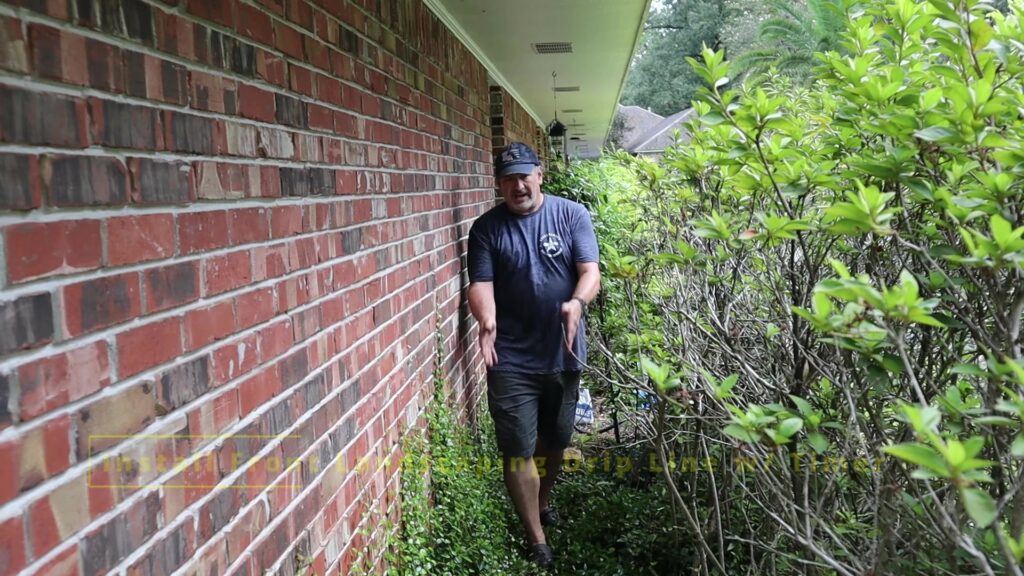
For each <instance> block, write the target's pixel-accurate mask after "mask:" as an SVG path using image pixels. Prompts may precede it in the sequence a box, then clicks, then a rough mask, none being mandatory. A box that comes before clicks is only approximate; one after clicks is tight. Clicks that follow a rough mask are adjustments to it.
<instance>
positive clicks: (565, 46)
mask: <svg viewBox="0 0 1024 576" xmlns="http://www.w3.org/2000/svg"><path fill="white" fill-rule="evenodd" d="M531 46H533V51H534V52H536V53H537V54H572V42H536V43H534V44H531Z"/></svg>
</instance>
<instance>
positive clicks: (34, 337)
mask: <svg viewBox="0 0 1024 576" xmlns="http://www.w3.org/2000/svg"><path fill="white" fill-rule="evenodd" d="M52 339H53V308H52V304H51V295H50V293H49V292H46V293H42V294H32V295H30V296H22V297H21V298H18V299H17V300H13V301H8V302H2V303H0V356H3V355H6V354H10V353H11V352H14V351H17V350H27V349H30V348H37V347H39V346H42V345H43V344H46V343H47V342H49V341H50V340H52Z"/></svg>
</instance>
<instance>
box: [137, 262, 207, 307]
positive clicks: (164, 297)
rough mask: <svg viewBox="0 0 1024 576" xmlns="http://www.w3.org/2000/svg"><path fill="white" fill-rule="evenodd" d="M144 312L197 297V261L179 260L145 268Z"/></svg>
mask: <svg viewBox="0 0 1024 576" xmlns="http://www.w3.org/2000/svg"><path fill="white" fill-rule="evenodd" d="M143 282H144V286H145V291H146V313H147V314H150V313H153V312H158V311H160V310H167V309H169V308H175V307H177V306H182V305H184V304H187V303H189V302H193V301H195V300H198V299H199V263H198V262H181V263H179V264H172V265H169V266H164V267H161V268H151V269H149V270H146V272H145V274H144V276H143Z"/></svg>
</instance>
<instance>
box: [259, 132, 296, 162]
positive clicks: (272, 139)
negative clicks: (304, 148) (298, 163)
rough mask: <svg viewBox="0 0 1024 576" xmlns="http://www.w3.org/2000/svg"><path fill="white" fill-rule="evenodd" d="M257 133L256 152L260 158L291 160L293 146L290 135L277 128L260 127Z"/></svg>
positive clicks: (293, 152)
mask: <svg viewBox="0 0 1024 576" xmlns="http://www.w3.org/2000/svg"><path fill="white" fill-rule="evenodd" d="M256 133H257V137H258V140H257V142H258V143H257V151H258V152H259V153H260V155H261V156H267V157H270V158H284V159H292V158H294V157H295V144H294V143H293V142H292V138H291V134H289V133H288V132H287V131H285V130H281V129H279V128H264V127H260V128H258V129H257V131H256Z"/></svg>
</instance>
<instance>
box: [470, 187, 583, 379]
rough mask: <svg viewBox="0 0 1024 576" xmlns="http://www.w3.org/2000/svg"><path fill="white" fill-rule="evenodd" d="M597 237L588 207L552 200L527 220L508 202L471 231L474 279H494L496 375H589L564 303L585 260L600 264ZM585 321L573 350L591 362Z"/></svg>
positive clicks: (570, 293) (551, 197)
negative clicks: (566, 338)
mask: <svg viewBox="0 0 1024 576" xmlns="http://www.w3.org/2000/svg"><path fill="white" fill-rule="evenodd" d="M597 261H598V249H597V238H596V237H595V236H594V226H593V224H592V223H591V221H590V213H589V212H587V209H586V208H584V207H583V206H581V205H580V204H577V203H576V202H573V201H571V200H566V199H564V198H558V197H557V196H549V195H546V194H545V195H544V202H543V204H541V206H540V209H539V210H537V211H536V212H534V213H532V214H528V215H526V216H520V215H518V214H515V213H513V212H512V211H510V210H509V209H508V208H507V207H506V206H505V205H504V204H502V205H499V206H496V207H494V208H492V209H491V210H489V211H488V212H487V213H486V214H484V215H483V216H481V217H480V218H478V219H477V221H476V222H474V223H473V227H472V228H471V229H470V231H469V281H470V282H494V303H495V306H496V312H497V319H496V320H497V324H498V333H497V337H496V340H495V351H496V352H497V354H498V363H497V364H495V365H494V366H493V367H492V368H491V370H497V371H504V372H520V373H525V374H551V373H554V372H561V371H565V370H581V369H582V368H583V366H582V365H581V364H580V362H578V361H577V360H576V358H573V356H572V355H571V354H568V353H567V352H566V350H565V344H564V343H563V341H562V314H561V306H562V303H563V302H566V301H568V300H570V299H572V294H573V292H574V291H575V290H576V281H577V280H578V279H579V274H578V273H577V272H576V263H577V262H597ZM584 334H585V326H584V322H582V321H581V322H580V327H579V331H578V332H577V334H576V340H575V342H574V344H573V349H574V350H573V352H574V353H575V355H576V357H578V358H579V359H580V360H583V361H585V360H586V355H587V344H586V339H585V338H584Z"/></svg>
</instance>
